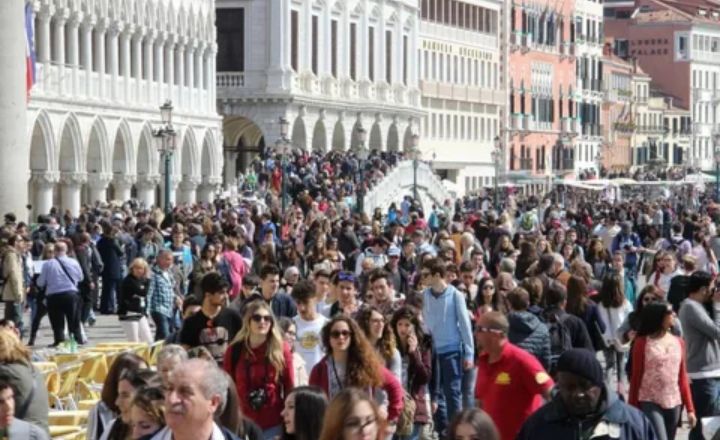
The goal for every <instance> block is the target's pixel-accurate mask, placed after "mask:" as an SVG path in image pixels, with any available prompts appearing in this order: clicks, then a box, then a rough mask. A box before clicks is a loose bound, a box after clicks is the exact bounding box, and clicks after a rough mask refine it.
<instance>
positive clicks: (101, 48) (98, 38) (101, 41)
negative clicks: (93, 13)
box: [94, 20, 107, 99]
mask: <svg viewBox="0 0 720 440" xmlns="http://www.w3.org/2000/svg"><path fill="white" fill-rule="evenodd" d="M106 25H107V21H106V20H99V21H98V22H97V25H96V26H95V57H94V58H95V65H96V66H97V76H98V88H97V95H96V97H97V98H99V99H105V29H106Z"/></svg>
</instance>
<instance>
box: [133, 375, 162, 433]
mask: <svg viewBox="0 0 720 440" xmlns="http://www.w3.org/2000/svg"><path fill="white" fill-rule="evenodd" d="M164 394H165V393H164V392H163V389H162V388H161V387H152V386H150V387H149V386H144V387H140V388H138V389H137V390H135V395H134V396H133V399H132V402H131V403H130V427H131V429H132V431H131V432H132V434H131V435H132V438H133V440H147V439H150V438H152V436H153V435H155V434H156V433H157V432H158V431H160V430H161V429H163V428H164V427H165V395H164Z"/></svg>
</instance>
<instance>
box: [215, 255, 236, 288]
mask: <svg viewBox="0 0 720 440" xmlns="http://www.w3.org/2000/svg"><path fill="white" fill-rule="evenodd" d="M217 270H218V273H219V274H220V275H221V276H222V277H223V279H224V280H225V282H227V284H228V286H232V285H233V280H232V272H231V270H230V263H228V260H227V259H226V258H225V257H222V258H221V259H220V262H219V263H218V264H217Z"/></svg>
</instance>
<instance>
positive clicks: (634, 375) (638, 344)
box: [628, 336, 695, 413]
mask: <svg viewBox="0 0 720 440" xmlns="http://www.w3.org/2000/svg"><path fill="white" fill-rule="evenodd" d="M678 340H679V341H680V348H681V350H682V353H683V357H682V361H681V362H680V374H679V375H678V387H679V388H680V397H682V402H683V405H685V407H686V408H687V412H688V413H691V412H695V406H694V405H693V400H692V395H691V394H690V381H688V376H687V364H686V362H685V342H684V341H683V340H682V339H681V338H678ZM647 341H648V338H647V336H640V337H638V338H636V339H635V341H634V343H633V349H632V355H631V356H632V372H631V375H630V397H629V399H628V403H630V405H633V406H636V407H639V406H640V402H639V401H638V394H639V393H640V385H641V384H642V378H643V371H644V369H645V348H646V347H647Z"/></svg>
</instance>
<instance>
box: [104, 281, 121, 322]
mask: <svg viewBox="0 0 720 440" xmlns="http://www.w3.org/2000/svg"><path fill="white" fill-rule="evenodd" d="M121 282H122V280H114V279H112V278H107V279H105V278H103V282H102V295H101V296H100V313H103V314H106V315H110V314H113V313H117V290H118V288H119V287H120V283H121Z"/></svg>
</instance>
